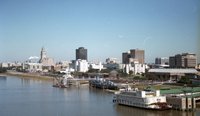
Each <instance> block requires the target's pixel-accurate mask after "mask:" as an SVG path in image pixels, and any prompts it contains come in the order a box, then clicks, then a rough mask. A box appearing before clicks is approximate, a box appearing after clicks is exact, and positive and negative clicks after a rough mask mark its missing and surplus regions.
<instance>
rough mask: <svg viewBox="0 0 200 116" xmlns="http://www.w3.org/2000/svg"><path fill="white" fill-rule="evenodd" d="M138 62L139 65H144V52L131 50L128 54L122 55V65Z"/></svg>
mask: <svg viewBox="0 0 200 116" xmlns="http://www.w3.org/2000/svg"><path fill="white" fill-rule="evenodd" d="M134 61H138V62H139V63H140V64H144V63H145V61H144V50H139V49H132V50H130V51H129V52H125V53H122V63H123V64H129V63H131V62H134Z"/></svg>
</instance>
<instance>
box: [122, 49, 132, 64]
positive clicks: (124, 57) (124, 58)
mask: <svg viewBox="0 0 200 116" xmlns="http://www.w3.org/2000/svg"><path fill="white" fill-rule="evenodd" d="M129 57H130V55H129V53H127V52H124V53H122V63H123V64H128V63H129Z"/></svg>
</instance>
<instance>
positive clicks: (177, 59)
mask: <svg viewBox="0 0 200 116" xmlns="http://www.w3.org/2000/svg"><path fill="white" fill-rule="evenodd" d="M169 59H170V60H169V65H170V67H171V68H194V67H196V65H197V57H196V54H191V53H183V54H177V55H175V56H172V57H170V58H169Z"/></svg>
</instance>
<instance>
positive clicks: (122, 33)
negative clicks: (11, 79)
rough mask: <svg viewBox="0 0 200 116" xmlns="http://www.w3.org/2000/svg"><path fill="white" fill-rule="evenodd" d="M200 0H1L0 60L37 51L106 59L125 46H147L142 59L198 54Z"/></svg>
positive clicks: (56, 55)
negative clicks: (84, 51)
mask: <svg viewBox="0 0 200 116" xmlns="http://www.w3.org/2000/svg"><path fill="white" fill-rule="evenodd" d="M199 15H200V1H198V0H175V1H174V0H169V1H160V0H150V1H138V0H127V1H123V0H109V1H106V0H102V1H98V0H86V1H81V0H75V1H70V0H60V1H55V0H48V1H46V0H40V1H37V0H36V1H35V0H29V1H26V0H20V1H15V0H9V1H6V0H1V1H0V17H3V18H0V49H1V50H0V62H4V61H24V60H26V59H28V57H30V56H39V55H40V49H41V48H42V46H44V47H45V49H46V50H47V51H48V56H50V57H52V58H54V59H55V60H56V61H59V60H73V59H75V57H76V56H75V52H74V50H75V49H77V48H78V47H85V48H86V49H88V60H89V61H93V60H99V61H103V62H105V59H106V58H109V57H115V58H118V59H119V60H120V61H121V54H122V52H124V51H128V50H129V49H136V48H139V49H143V50H145V62H147V63H150V62H154V60H155V58H156V57H169V56H173V55H175V54H179V53H184V52H189V53H195V54H197V55H198V63H199V62H200V61H199V60H200V59H199V58H200V56H199V54H200V48H199V45H198V43H199V36H200V35H199V31H200V29H199V22H200V16H199Z"/></svg>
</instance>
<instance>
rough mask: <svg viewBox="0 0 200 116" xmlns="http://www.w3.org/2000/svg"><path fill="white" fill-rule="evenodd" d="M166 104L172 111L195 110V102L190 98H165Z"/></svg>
mask: <svg viewBox="0 0 200 116" xmlns="http://www.w3.org/2000/svg"><path fill="white" fill-rule="evenodd" d="M166 98H167V103H168V104H169V105H171V106H172V109H175V110H182V111H193V110H195V109H196V100H195V98H192V97H185V96H184V97H183V96H167V97H166Z"/></svg>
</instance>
